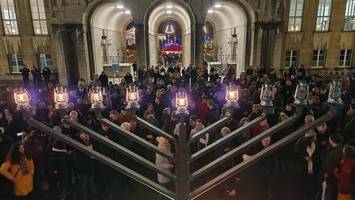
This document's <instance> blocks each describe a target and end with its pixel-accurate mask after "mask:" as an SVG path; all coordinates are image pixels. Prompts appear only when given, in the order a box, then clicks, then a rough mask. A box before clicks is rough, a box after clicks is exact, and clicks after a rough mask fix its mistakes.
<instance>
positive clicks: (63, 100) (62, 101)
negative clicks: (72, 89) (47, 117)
mask: <svg viewBox="0 0 355 200" xmlns="http://www.w3.org/2000/svg"><path fill="white" fill-rule="evenodd" d="M68 101H69V95H68V92H67V89H66V88H64V87H63V86H59V87H56V88H55V89H54V103H55V109H57V110H58V109H66V108H68Z"/></svg>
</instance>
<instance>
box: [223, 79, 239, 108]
mask: <svg viewBox="0 0 355 200" xmlns="http://www.w3.org/2000/svg"><path fill="white" fill-rule="evenodd" d="M238 100H239V93H238V89H237V86H236V85H235V84H233V83H230V84H229V85H228V86H227V87H226V101H227V103H226V106H238Z"/></svg>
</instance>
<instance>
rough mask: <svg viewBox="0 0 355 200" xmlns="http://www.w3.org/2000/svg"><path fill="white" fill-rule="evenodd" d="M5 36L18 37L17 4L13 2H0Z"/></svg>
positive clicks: (8, 0)
mask: <svg viewBox="0 0 355 200" xmlns="http://www.w3.org/2000/svg"><path fill="white" fill-rule="evenodd" d="M0 7H1V14H2V20H3V24H4V30H5V35H18V26H17V18H16V11H15V4H14V1H13V0H0Z"/></svg>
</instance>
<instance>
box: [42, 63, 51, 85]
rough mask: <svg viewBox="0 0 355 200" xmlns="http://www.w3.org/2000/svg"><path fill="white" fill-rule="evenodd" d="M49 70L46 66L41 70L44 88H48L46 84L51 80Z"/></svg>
mask: <svg viewBox="0 0 355 200" xmlns="http://www.w3.org/2000/svg"><path fill="white" fill-rule="evenodd" d="M51 73H52V72H51V70H50V69H49V68H48V67H47V66H46V67H44V68H43V70H42V75H43V78H44V82H45V84H46V86H48V83H49V81H50V79H51Z"/></svg>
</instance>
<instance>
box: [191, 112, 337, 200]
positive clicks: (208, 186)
mask: <svg viewBox="0 0 355 200" xmlns="http://www.w3.org/2000/svg"><path fill="white" fill-rule="evenodd" d="M337 114H338V112H334V111H333V112H328V113H327V114H325V115H323V116H322V117H320V118H319V119H317V120H315V121H313V122H312V123H310V124H308V125H307V126H303V127H301V128H299V129H297V130H296V131H294V132H292V133H291V134H289V135H288V136H286V137H284V138H282V139H281V140H279V141H277V142H275V143H274V144H272V145H270V146H268V147H266V148H265V149H263V150H261V151H260V152H258V153H256V154H255V155H253V156H252V157H251V158H250V159H249V160H246V161H243V162H241V163H239V164H238V165H236V166H234V167H232V168H231V169H229V170H227V171H225V172H224V173H222V174H220V175H219V176H217V177H216V178H214V179H212V180H210V181H209V182H208V183H206V184H204V185H202V186H200V187H199V188H197V189H195V190H194V191H193V192H192V193H191V194H190V198H191V199H195V198H197V197H199V196H200V195H202V194H204V193H206V192H208V191H209V190H211V189H213V188H214V187H216V186H217V185H219V184H220V183H222V182H224V181H226V180H228V179H229V178H231V177H233V176H234V175H235V174H237V173H238V172H240V171H242V170H243V169H246V168H247V167H249V166H250V165H252V164H253V163H255V162H257V161H259V160H260V159H261V158H263V157H265V156H267V155H270V154H271V153H273V152H275V151H276V150H278V149H280V148H281V147H283V146H285V145H287V144H289V143H291V142H292V141H294V140H296V139H297V138H299V137H301V136H302V135H303V134H304V133H305V132H307V131H308V130H310V129H312V128H315V127H317V126H318V125H319V124H321V123H323V122H327V121H329V120H331V119H333V118H334V117H336V115H337Z"/></svg>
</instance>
